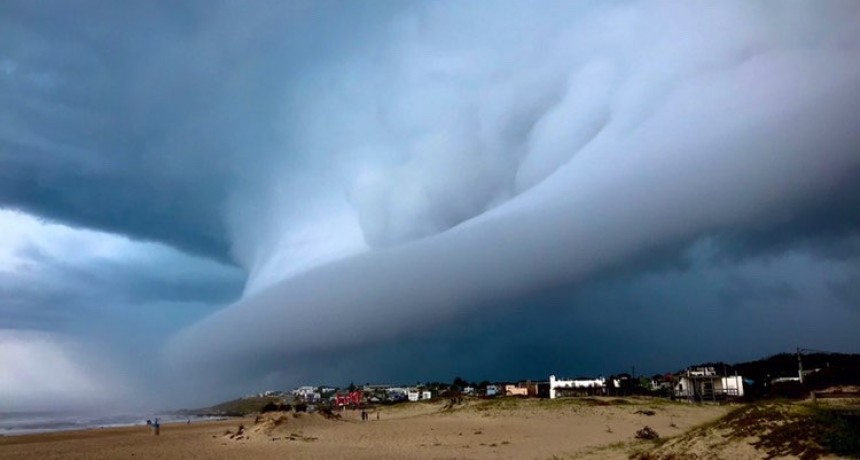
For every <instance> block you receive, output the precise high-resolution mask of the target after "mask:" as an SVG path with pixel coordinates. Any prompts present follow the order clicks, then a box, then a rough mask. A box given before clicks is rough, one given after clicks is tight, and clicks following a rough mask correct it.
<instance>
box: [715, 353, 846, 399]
mask: <svg viewBox="0 0 860 460" xmlns="http://www.w3.org/2000/svg"><path fill="white" fill-rule="evenodd" d="M801 360H802V365H803V370H804V382H803V384H802V385H801V384H800V382H796V381H787V382H776V383H774V382H773V381H774V380H775V379H778V378H780V377H797V376H798V355H797V354H794V353H779V354H776V355H773V356H769V357H767V358H763V359H758V360H755V361H749V362H744V363H737V364H726V363H722V362H719V363H704V364H699V365H698V366H707V367H713V368H714V370H715V371H716V372H717V373H719V374H725V375H735V374H737V375H740V376H742V377H743V378H744V380H745V386H744V393H745V395H746V396H747V398H760V397H770V396H773V397H804V396H806V395H808V394H809V392H810V391H818V390H823V389H825V388H828V387H833V386H838V385H860V354H848V353H808V354H806V353H804V354H801Z"/></svg>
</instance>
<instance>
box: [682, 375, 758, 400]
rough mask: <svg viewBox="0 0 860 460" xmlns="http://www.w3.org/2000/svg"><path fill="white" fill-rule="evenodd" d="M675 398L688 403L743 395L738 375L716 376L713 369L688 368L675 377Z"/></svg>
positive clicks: (741, 380) (740, 379) (741, 381)
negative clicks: (686, 400) (685, 400)
mask: <svg viewBox="0 0 860 460" xmlns="http://www.w3.org/2000/svg"><path fill="white" fill-rule="evenodd" d="M673 386H674V393H675V397H678V398H683V399H688V400H690V401H717V400H721V399H726V398H739V397H741V396H743V395H744V381H743V377H741V376H740V375H718V374H717V373H716V372H715V371H714V368H713V367H696V368H690V369H687V370H685V371H684V372H682V373H681V374H678V375H676V376H675V381H674V383H673Z"/></svg>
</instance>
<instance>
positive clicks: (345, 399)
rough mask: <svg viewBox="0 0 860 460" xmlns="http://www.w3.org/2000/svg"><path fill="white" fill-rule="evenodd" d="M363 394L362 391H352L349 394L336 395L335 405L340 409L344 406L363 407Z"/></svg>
mask: <svg viewBox="0 0 860 460" xmlns="http://www.w3.org/2000/svg"><path fill="white" fill-rule="evenodd" d="M361 397H362V395H361V392H360V391H351V392H349V393H347V394H336V395H335V396H334V403H335V405H336V406H338V407H342V406H360V405H361Z"/></svg>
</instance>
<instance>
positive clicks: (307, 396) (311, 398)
mask: <svg viewBox="0 0 860 460" xmlns="http://www.w3.org/2000/svg"><path fill="white" fill-rule="evenodd" d="M293 396H294V397H295V398H297V399H302V400H303V401H306V402H316V401H319V400H320V399H321V395H320V393H319V392H318V391H317V389H316V388H314V387H310V386H305V387H298V388H296V389H295V390H293Z"/></svg>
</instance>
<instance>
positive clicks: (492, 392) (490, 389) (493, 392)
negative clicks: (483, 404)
mask: <svg viewBox="0 0 860 460" xmlns="http://www.w3.org/2000/svg"><path fill="white" fill-rule="evenodd" d="M485 394H486V395H487V396H498V395H500V394H502V388H501V387H500V386H499V385H487V391H486V393H485Z"/></svg>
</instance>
